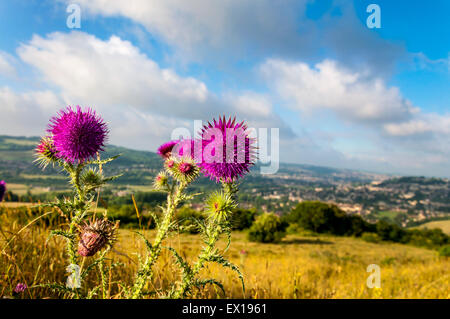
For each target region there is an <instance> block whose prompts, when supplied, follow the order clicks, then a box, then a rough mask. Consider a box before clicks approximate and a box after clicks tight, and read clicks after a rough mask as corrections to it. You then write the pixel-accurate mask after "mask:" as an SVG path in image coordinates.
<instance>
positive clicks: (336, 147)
mask: <svg viewBox="0 0 450 319" xmlns="http://www.w3.org/2000/svg"><path fill="white" fill-rule="evenodd" d="M71 3H72V2H71V1H64V0H58V1H56V0H55V1H50V0H45V1H28V0H16V1H2V2H0V108H1V109H2V118H1V119H0V134H10V135H41V134H43V132H44V129H45V126H46V123H47V119H48V117H49V116H51V115H52V114H54V113H55V112H56V111H57V110H59V109H61V108H62V107H64V106H65V105H67V104H80V105H86V106H93V107H95V108H96V109H97V110H98V111H99V112H100V113H101V114H102V115H103V116H104V117H105V118H106V119H107V120H108V122H109V123H110V128H111V139H110V140H111V143H114V144H119V145H124V146H128V147H133V148H139V149H148V150H155V149H156V147H157V146H158V145H159V144H160V143H162V142H164V141H165V140H168V139H169V138H170V135H171V132H172V130H173V129H174V128H176V127H184V126H185V127H191V126H192V123H193V120H195V119H201V120H203V121H207V120H209V119H211V118H212V117H213V116H217V115H219V114H230V115H236V116H237V117H238V118H239V119H245V120H247V121H248V122H249V124H250V126H252V127H267V128H271V127H278V128H280V161H282V162H294V163H308V164H315V165H326V166H334V167H343V168H355V169H361V170H369V171H375V172H386V173H394V174H408V175H427V176H446V177H449V176H450V169H449V167H450V165H449V164H450V156H449V155H450V144H449V137H450V106H449V101H450V90H449V87H450V85H449V84H450V41H449V39H450V20H449V19H448V14H449V12H450V2H448V1H445V0H441V1H438V0H436V1H433V2H432V4H430V3H429V2H425V1H406V0H405V1H403V0H397V1H388V0H387V1H373V0H372V1H366V0H358V1H339V0H323V1H313V0H286V1H279V2H277V1H270V0H258V1H257V0H254V1H253V0H249V1H238V0H236V1H234V0H233V1H228V2H223V1H207V0H195V1H190V2H189V3H187V2H186V1H182V0H170V1H156V0H155V1H140V0H135V1H128V2H124V1H119V0H114V1H113V0H110V1H105V0H93V1H87V0H80V1H78V2H75V3H77V4H78V5H79V6H80V8H81V28H80V29H69V28H68V27H67V25H66V20H67V17H68V15H69V13H66V8H67V6H68V5H69V4H71ZM127 3H129V4H128V5H127ZM371 3H375V4H378V5H379V7H380V8H381V28H380V29H369V28H368V27H367V26H366V19H367V17H368V16H369V14H370V13H367V12H366V8H367V6H368V5H369V4H371Z"/></svg>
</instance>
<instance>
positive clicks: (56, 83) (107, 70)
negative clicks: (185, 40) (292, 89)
mask: <svg viewBox="0 0 450 319" xmlns="http://www.w3.org/2000/svg"><path fill="white" fill-rule="evenodd" d="M17 52H18V55H19V57H20V58H21V59H22V60H23V61H24V62H26V63H28V64H30V65H32V66H33V67H34V68H36V69H37V70H38V71H39V73H38V76H41V77H42V78H38V79H37V82H39V81H42V79H43V80H44V81H45V82H46V84H48V85H49V86H50V87H52V88H56V90H57V91H59V95H60V96H61V101H64V104H60V107H59V108H62V107H64V105H77V104H79V105H84V106H91V107H94V108H95V109H96V110H97V111H99V113H101V114H102V115H103V117H104V118H105V119H106V120H107V121H108V122H110V123H111V127H114V130H112V131H111V132H112V135H111V141H112V142H113V143H118V144H123V145H129V146H133V147H139V148H146V149H149V148H150V149H155V148H156V146H157V143H160V142H162V141H164V140H167V139H168V138H170V133H171V131H172V129H174V128H176V127H179V126H184V127H189V126H190V125H192V120H193V119H203V120H205V121H206V120H210V119H211V118H212V117H213V116H219V115H222V114H226V115H231V116H236V117H237V119H238V120H243V119H245V120H246V121H247V122H248V123H249V125H251V126H254V127H279V128H280V129H281V130H282V132H285V133H286V137H288V138H289V137H292V136H293V135H294V133H292V131H291V130H290V129H289V128H288V127H287V126H286V124H285V123H284V122H283V121H282V120H281V119H280V118H279V117H278V116H277V115H275V114H274V113H273V110H272V105H271V102H270V100H269V98H268V97H267V96H265V95H261V94H256V93H253V92H251V91H246V92H243V93H241V92H233V93H227V94H223V95H221V96H216V95H214V94H213V93H211V92H210V91H209V90H208V88H207V86H206V85H205V84H204V83H203V82H201V81H199V80H197V79H195V78H192V77H182V76H180V75H178V74H177V73H176V72H175V71H174V70H171V69H162V68H161V67H159V65H158V64H157V63H156V62H155V61H153V60H151V59H150V58H148V57H147V56H146V55H144V54H142V53H141V52H140V51H139V49H138V48H136V47H135V46H133V45H132V44H131V43H130V42H128V41H124V40H122V39H120V38H118V37H117V36H112V37H110V38H109V39H107V40H101V39H98V38H96V37H95V36H92V35H89V34H86V33H82V32H71V33H52V34H49V35H48V36H46V37H40V36H33V38H32V40H31V41H30V42H29V43H26V44H22V45H21V46H20V47H19V48H18V50H17ZM55 111H56V110H55ZM30 115H31V113H30ZM30 115H29V116H30ZM163 136H164V137H163ZM127 141H128V142H127ZM129 141H131V142H129Z"/></svg>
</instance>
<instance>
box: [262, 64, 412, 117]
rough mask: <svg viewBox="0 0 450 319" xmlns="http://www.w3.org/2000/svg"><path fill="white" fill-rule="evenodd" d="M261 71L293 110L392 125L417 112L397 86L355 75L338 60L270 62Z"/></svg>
mask: <svg viewBox="0 0 450 319" xmlns="http://www.w3.org/2000/svg"><path fill="white" fill-rule="evenodd" d="M261 71H262V73H263V74H264V76H265V77H266V80H267V82H268V85H269V86H271V85H273V86H274V87H275V90H276V92H277V93H278V94H279V95H280V96H281V97H282V98H283V99H285V100H287V101H289V102H290V104H289V105H290V106H291V107H292V108H294V109H297V110H300V111H303V112H307V113H311V112H314V111H318V110H323V109H328V110H331V111H333V112H335V113H336V114H337V115H338V116H339V117H341V118H343V119H345V120H348V121H352V122H356V123H361V122H372V123H379V122H382V123H383V122H391V121H399V120H404V119H407V118H409V117H410V116H411V115H412V114H414V113H416V112H417V109H416V108H414V107H413V106H412V104H411V102H409V101H408V100H406V99H404V98H403V97H402V95H401V93H400V91H399V89H398V88H396V87H388V86H387V85H386V84H385V83H384V81H383V80H382V79H380V78H374V79H373V78H370V76H369V74H368V73H367V72H352V71H350V70H347V69H344V68H342V67H340V66H338V64H337V63H336V62H335V61H332V60H324V61H322V62H320V63H318V64H316V65H315V66H314V67H310V66H309V65H308V64H306V63H302V62H287V61H283V60H273V59H270V60H267V61H266V62H265V63H264V64H263V65H262V66H261Z"/></svg>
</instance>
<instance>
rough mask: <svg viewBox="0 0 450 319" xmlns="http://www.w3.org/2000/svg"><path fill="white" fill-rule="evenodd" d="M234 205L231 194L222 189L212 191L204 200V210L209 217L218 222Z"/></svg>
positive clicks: (224, 218) (227, 215)
mask: <svg viewBox="0 0 450 319" xmlns="http://www.w3.org/2000/svg"><path fill="white" fill-rule="evenodd" d="M235 207H236V204H235V203H234V201H233V198H232V197H231V195H230V194H226V193H224V192H222V191H220V192H218V191H216V192H214V193H212V194H211V196H210V197H209V198H208V200H207V201H206V210H207V212H208V213H209V215H210V217H211V218H213V219H214V220H216V221H219V222H220V221H223V220H226V219H227V218H228V217H229V216H230V215H231V213H232V211H233V209H234V208H235Z"/></svg>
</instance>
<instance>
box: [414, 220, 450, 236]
mask: <svg viewBox="0 0 450 319" xmlns="http://www.w3.org/2000/svg"><path fill="white" fill-rule="evenodd" d="M417 228H420V229H423V228H428V229H433V228H440V229H442V231H443V232H444V233H446V234H447V235H450V220H438V221H433V222H429V223H425V224H422V225H420V226H418V227H417Z"/></svg>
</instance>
